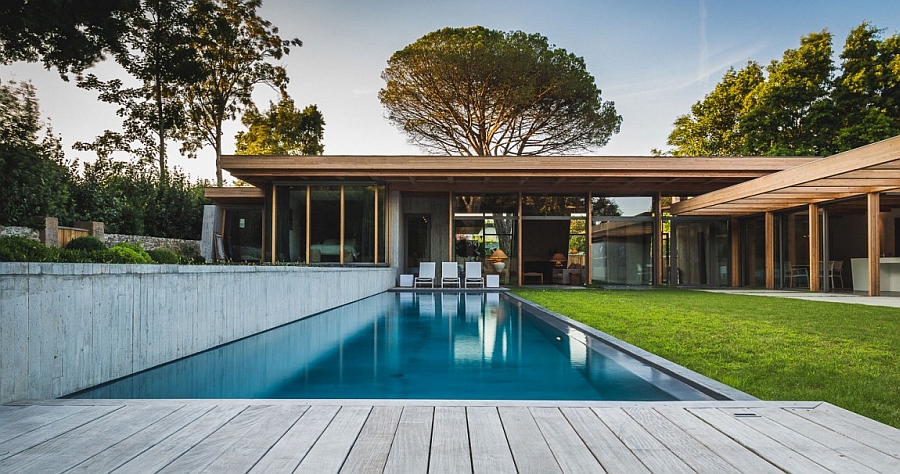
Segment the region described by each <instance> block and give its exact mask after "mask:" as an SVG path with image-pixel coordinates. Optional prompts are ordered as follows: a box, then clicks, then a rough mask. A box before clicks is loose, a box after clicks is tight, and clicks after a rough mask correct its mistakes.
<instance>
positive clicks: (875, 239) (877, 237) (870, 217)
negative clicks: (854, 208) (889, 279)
mask: <svg viewBox="0 0 900 474" xmlns="http://www.w3.org/2000/svg"><path fill="white" fill-rule="evenodd" d="M880 211H881V194H879V193H869V194H868V211H867V215H866V220H867V221H868V228H869V296H879V295H881V229H880V228H879V227H880V224H881V222H880V220H879V218H878V213H879V212H880Z"/></svg>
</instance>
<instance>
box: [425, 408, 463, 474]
mask: <svg viewBox="0 0 900 474" xmlns="http://www.w3.org/2000/svg"><path fill="white" fill-rule="evenodd" d="M428 472H429V473H448V474H453V473H458V474H462V473H467V472H472V456H471V453H470V451H469V428H468V425H467V423H466V409H465V407H435V409H434V426H433V427H432V434H431V459H430V460H429V463H428Z"/></svg>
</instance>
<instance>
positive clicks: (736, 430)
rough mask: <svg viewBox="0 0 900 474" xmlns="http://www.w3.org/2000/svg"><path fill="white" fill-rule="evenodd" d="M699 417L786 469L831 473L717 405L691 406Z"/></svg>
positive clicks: (691, 410)
mask: <svg viewBox="0 0 900 474" xmlns="http://www.w3.org/2000/svg"><path fill="white" fill-rule="evenodd" d="M688 410H689V411H690V412H691V413H693V414H694V415H696V416H697V417H698V418H700V419H702V420H703V421H705V422H707V423H709V424H710V425H712V426H714V427H715V428H716V429H718V430H719V431H721V432H722V433H724V434H725V435H727V436H729V437H731V438H732V439H734V440H735V441H737V442H738V443H741V445H743V446H745V447H746V448H747V449H750V450H752V451H753V452H755V453H756V454H758V455H760V456H762V457H764V458H765V459H766V460H767V461H769V462H770V463H772V464H774V465H775V466H777V467H778V468H780V469H782V470H784V471H787V472H809V473H816V472H820V473H825V472H830V471H828V470H827V469H825V468H824V467H822V466H821V465H820V464H816V463H815V462H813V461H811V460H809V459H808V458H806V457H805V456H803V455H802V454H800V453H797V452H796V451H794V450H792V449H790V448H788V447H786V446H784V445H783V444H781V443H779V442H778V441H775V440H773V439H772V438H770V437H768V436H767V435H765V434H763V433H760V432H758V431H756V430H754V429H749V427H748V426H747V425H745V424H743V423H741V422H740V421H739V420H738V419H737V418H736V417H735V416H733V413H734V411H732V414H729V413H724V412H722V411H720V410H718V409H716V408H700V409H692V408H689V409H688Z"/></svg>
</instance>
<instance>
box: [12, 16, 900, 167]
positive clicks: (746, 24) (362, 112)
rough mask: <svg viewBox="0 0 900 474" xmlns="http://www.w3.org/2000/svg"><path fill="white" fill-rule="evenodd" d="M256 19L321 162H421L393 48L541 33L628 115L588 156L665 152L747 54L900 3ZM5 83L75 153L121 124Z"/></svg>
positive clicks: (878, 20)
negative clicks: (457, 30) (31, 96)
mask: <svg viewBox="0 0 900 474" xmlns="http://www.w3.org/2000/svg"><path fill="white" fill-rule="evenodd" d="M261 16H262V17H263V18H265V19H267V20H270V21H272V22H273V23H274V24H275V25H276V26H278V27H279V30H280V34H281V36H282V37H283V38H293V37H296V38H299V39H301V40H302V41H303V43H304V45H303V47H301V48H296V49H294V50H293V51H292V53H291V54H290V55H289V56H288V57H286V58H285V59H284V60H283V64H285V65H286V67H287V70H288V74H289V76H290V78H291V82H290V85H289V87H288V91H289V93H290V94H291V96H292V97H293V98H294V100H295V101H296V103H297V106H298V107H300V108H302V107H304V106H305V105H307V104H317V105H318V107H319V110H320V111H322V113H323V114H324V116H325V122H326V125H325V139H324V144H325V154H326V155H419V154H423V151H421V150H420V149H418V148H416V147H414V146H413V145H410V144H409V143H408V142H407V141H406V138H405V136H404V135H403V134H402V133H401V132H400V131H399V130H397V129H396V128H394V127H393V126H392V125H391V124H390V123H389V122H388V121H387V119H385V118H384V117H385V111H384V109H383V107H382V106H381V104H380V103H379V101H378V90H379V89H380V88H381V87H382V86H383V85H384V82H383V81H382V79H381V72H382V70H383V69H384V67H385V65H386V62H387V60H388V59H389V58H390V56H391V54H393V53H394V52H395V51H397V50H400V49H402V48H403V47H404V46H406V45H407V44H409V43H412V42H414V41H415V40H416V39H418V38H420V37H421V36H423V35H424V34H426V33H428V32H430V31H434V30H437V29H439V28H443V27H447V26H450V27H466V26H473V25H481V26H484V27H487V28H491V29H497V30H502V31H510V30H522V31H525V32H527V33H540V34H542V35H544V36H546V37H547V38H548V39H549V41H550V43H551V44H555V45H556V46H557V47H561V48H564V49H566V50H567V51H569V52H570V53H574V54H576V55H578V56H581V57H583V58H584V60H585V63H586V64H587V68H588V70H589V72H590V73H591V74H593V76H594V78H595V79H596V81H597V85H598V86H599V88H600V89H601V90H602V91H603V93H602V97H603V99H604V100H608V101H613V102H615V105H616V109H617V111H618V112H619V114H620V115H622V117H623V123H622V130H621V132H620V133H619V134H617V135H614V136H613V138H612V139H611V140H610V142H609V144H608V145H607V146H605V147H603V148H600V149H597V150H592V153H591V154H597V155H614V156H628V155H648V154H649V153H650V150H651V149H652V148H660V149H665V148H667V147H666V138H667V136H668V135H669V133H670V132H671V130H672V123H673V122H674V121H675V118H676V117H678V116H679V115H682V114H685V113H687V112H689V110H690V106H691V105H692V104H693V103H694V102H697V101H698V100H700V99H702V98H703V96H704V95H705V94H706V93H708V92H709V91H710V90H712V88H713V87H714V86H715V85H716V83H717V82H718V81H719V80H720V79H721V78H722V75H723V74H724V73H725V71H726V69H728V67H731V66H733V67H735V68H741V67H743V66H744V65H745V64H746V63H747V61H748V60H756V61H758V62H760V63H761V64H764V65H765V64H768V63H769V62H770V61H771V60H773V59H780V58H781V56H782V54H783V52H784V51H785V50H786V49H789V48H797V47H798V46H799V43H800V37H801V36H804V35H806V34H808V33H810V32H813V31H821V30H822V29H825V28H827V29H828V30H829V31H831V32H832V33H833V34H834V48H835V52H836V54H839V53H840V51H841V50H842V49H843V43H844V40H845V39H846V36H847V33H848V32H849V31H850V29H851V28H853V27H855V26H857V25H859V24H860V23H861V22H863V21H868V22H870V23H872V24H874V25H875V26H877V27H878V28H882V29H884V30H885V32H884V34H885V35H886V36H887V35H893V34H896V33H898V31H900V4H898V1H897V0H854V1H847V0H777V1H775V0H745V1H738V0H734V1H732V0H728V1H725V0H668V1H664V0H557V1H553V2H550V1H542V2H538V1H534V0H522V1H511V0H493V1H490V2H487V1H484V0H481V1H478V0H454V1H453V2H435V1H422V0H293V1H292V0H263V7H262V10H261ZM93 72H94V73H95V74H97V75H98V76H101V78H105V79H108V78H111V77H114V76H116V75H118V74H120V73H118V72H117V66H115V65H114V64H109V62H107V63H105V64H101V65H100V66H98V67H95V68H94V70H93ZM0 79H2V80H3V81H4V82H6V81H8V80H10V79H15V80H28V79H30V80H32V82H33V83H34V85H35V86H36V87H37V92H38V98H39V100H40V106H41V113H42V115H43V116H44V117H49V118H50V120H51V124H52V126H53V130H54V132H55V133H56V134H58V135H62V139H63V143H64V146H65V147H66V153H67V156H68V157H69V158H70V159H71V158H77V159H79V160H81V161H91V160H93V158H94V157H93V156H92V154H90V153H85V152H76V151H73V150H71V148H70V147H71V145H72V143H74V142H76V141H79V140H81V141H91V140H93V138H94V137H95V136H96V135H99V134H100V133H102V132H103V130H106V129H114V130H117V129H119V127H120V124H121V121H120V119H119V117H117V116H116V115H115V113H114V112H115V107H114V106H111V105H107V104H103V103H100V102H98V101H97V99H96V95H95V93H93V92H90V91H83V90H81V89H78V88H77V87H75V85H74V83H65V82H63V81H61V80H60V79H59V76H58V74H57V73H56V72H55V71H45V70H44V69H43V68H42V67H41V66H40V65H38V64H24V63H17V64H13V65H10V66H0ZM256 98H257V105H258V106H259V107H260V108H267V107H268V101H269V100H274V99H276V98H277V97H276V95H275V94H274V93H273V92H272V91H269V90H266V89H264V88H261V89H259V90H258V92H257V94H256ZM242 128H243V126H242V125H241V124H240V122H239V121H235V122H233V123H229V124H227V125H226V128H225V136H224V139H223V143H224V150H223V151H224V152H225V153H226V154H227V153H233V152H234V135H235V134H236V133H237V131H239V130H241V129H242ZM175 151H176V147H174V146H173V153H171V154H172V155H174V154H175V153H174V152H175ZM213 158H214V155H213V153H212V150H211V148H207V149H205V150H203V151H201V153H200V157H199V158H198V159H196V160H186V159H182V158H180V157H176V156H172V157H171V158H170V164H172V165H176V166H179V167H181V168H182V169H184V170H185V171H187V172H188V174H190V175H191V176H192V177H193V178H209V179H212V178H214V176H215V169H214V159H213Z"/></svg>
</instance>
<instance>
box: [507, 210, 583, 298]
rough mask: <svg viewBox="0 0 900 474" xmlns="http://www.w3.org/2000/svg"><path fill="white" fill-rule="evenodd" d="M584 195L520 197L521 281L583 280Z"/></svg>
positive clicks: (556, 281)
mask: <svg viewBox="0 0 900 474" xmlns="http://www.w3.org/2000/svg"><path fill="white" fill-rule="evenodd" d="M586 252H587V197H586V196H573V195H523V196H522V273H523V277H524V279H523V282H524V283H526V284H533V283H556V284H563V285H581V284H584V283H586V282H587V270H586V265H585V263H586V262H585V255H586Z"/></svg>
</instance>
